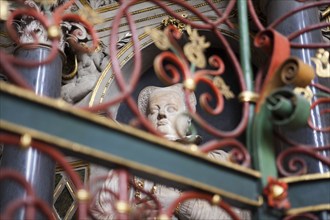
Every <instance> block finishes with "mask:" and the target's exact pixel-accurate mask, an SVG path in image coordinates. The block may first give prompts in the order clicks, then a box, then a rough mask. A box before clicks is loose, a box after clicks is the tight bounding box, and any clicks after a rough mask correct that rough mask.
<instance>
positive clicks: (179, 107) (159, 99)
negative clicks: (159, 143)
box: [138, 84, 196, 141]
mask: <svg viewBox="0 0 330 220" xmlns="http://www.w3.org/2000/svg"><path fill="white" fill-rule="evenodd" d="M188 101H189V102H190V105H191V106H192V107H193V110H194V111H195V110H196V97H195V95H194V94H193V93H192V94H191V95H190V97H189V100H188ZM138 107H139V110H140V112H141V113H143V114H144V115H146V116H147V118H148V119H149V120H150V122H151V123H152V125H153V126H154V127H155V128H156V129H157V130H158V131H160V132H161V133H163V134H164V137H165V138H167V139H169V140H173V141H175V140H178V139H180V138H181V137H182V136H185V135H186V133H187V130H188V128H189V125H190V120H191V119H190V118H189V117H188V116H187V114H186V113H187V111H188V110H187V106H186V102H185V96H184V91H183V86H182V84H175V85H172V86H168V87H156V86H148V87H146V88H144V89H143V90H142V91H141V92H140V94H139V97H138Z"/></svg>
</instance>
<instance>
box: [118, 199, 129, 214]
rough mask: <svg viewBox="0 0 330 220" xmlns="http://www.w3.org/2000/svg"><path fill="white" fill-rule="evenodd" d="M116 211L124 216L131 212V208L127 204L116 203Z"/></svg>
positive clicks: (122, 202)
mask: <svg viewBox="0 0 330 220" xmlns="http://www.w3.org/2000/svg"><path fill="white" fill-rule="evenodd" d="M116 210H117V211H118V212H119V213H121V214H126V213H128V212H130V211H131V208H130V206H129V204H128V203H127V202H124V201H118V202H117V203H116Z"/></svg>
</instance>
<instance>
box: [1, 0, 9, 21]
mask: <svg viewBox="0 0 330 220" xmlns="http://www.w3.org/2000/svg"><path fill="white" fill-rule="evenodd" d="M8 16H9V2H8V1H2V0H1V1H0V20H3V21H5V20H7V19H8Z"/></svg>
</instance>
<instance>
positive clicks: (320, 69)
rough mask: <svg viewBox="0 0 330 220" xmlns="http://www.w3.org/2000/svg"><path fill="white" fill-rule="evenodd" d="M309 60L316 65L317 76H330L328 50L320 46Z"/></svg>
mask: <svg viewBox="0 0 330 220" xmlns="http://www.w3.org/2000/svg"><path fill="white" fill-rule="evenodd" d="M311 60H312V61H313V62H314V64H315V66H316V67H315V72H316V74H317V75H318V76H319V77H327V78H329V77H330V63H329V51H326V50H324V49H323V48H320V49H318V51H317V53H316V54H315V57H312V58H311Z"/></svg>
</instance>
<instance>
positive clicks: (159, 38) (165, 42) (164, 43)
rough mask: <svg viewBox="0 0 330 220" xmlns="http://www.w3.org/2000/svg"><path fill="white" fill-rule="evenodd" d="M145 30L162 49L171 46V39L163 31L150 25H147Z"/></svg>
mask: <svg viewBox="0 0 330 220" xmlns="http://www.w3.org/2000/svg"><path fill="white" fill-rule="evenodd" d="M145 31H146V33H147V34H149V35H150V37H151V39H152V40H153V42H154V43H155V45H156V46H157V47H158V48H159V49H160V50H167V49H169V48H170V46H171V44H170V41H169V39H168V37H167V36H166V34H165V33H164V32H163V31H160V30H158V29H151V28H149V27H147V28H146V29H145Z"/></svg>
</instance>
